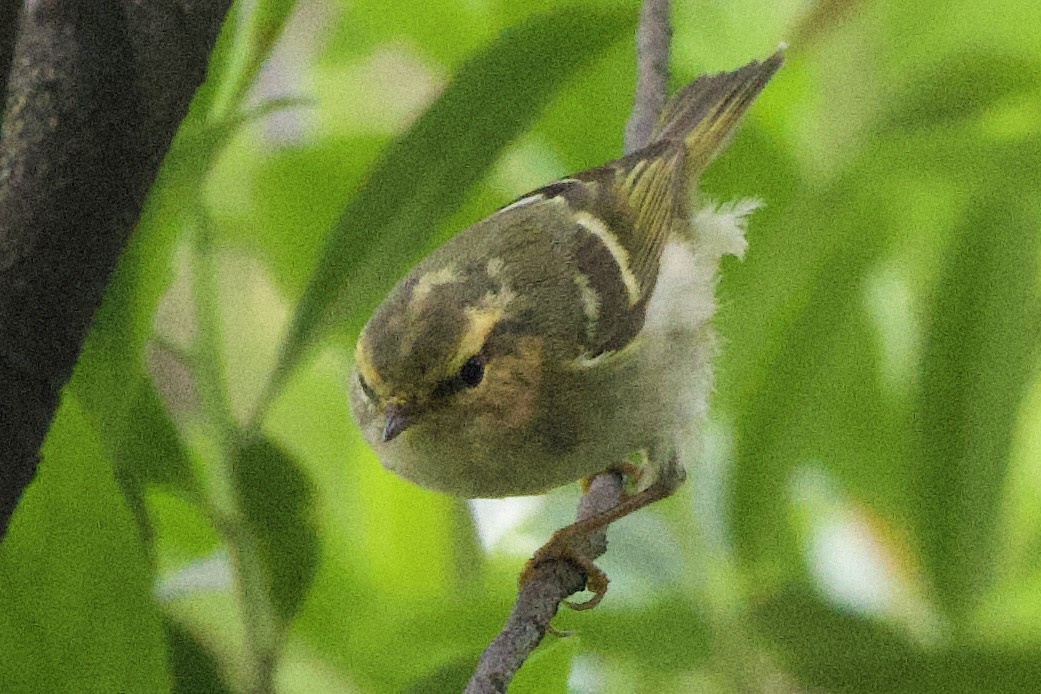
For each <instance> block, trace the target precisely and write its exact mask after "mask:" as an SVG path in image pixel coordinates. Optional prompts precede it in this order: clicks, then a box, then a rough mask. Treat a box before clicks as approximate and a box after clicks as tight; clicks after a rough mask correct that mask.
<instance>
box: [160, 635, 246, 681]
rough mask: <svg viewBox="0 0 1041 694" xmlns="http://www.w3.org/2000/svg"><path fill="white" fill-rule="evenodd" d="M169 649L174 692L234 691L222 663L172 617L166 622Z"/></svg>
mask: <svg viewBox="0 0 1041 694" xmlns="http://www.w3.org/2000/svg"><path fill="white" fill-rule="evenodd" d="M163 628H164V629H165V630H166V643H167V647H168V650H169V653H170V674H171V677H172V679H173V689H172V690H171V691H172V692H173V694H196V693H198V692H206V694H231V689H230V688H229V687H228V685H227V683H226V682H225V681H224V678H223V676H222V675H221V668H220V664H219V663H218V662H217V659H216V658H214V656H213V654H212V653H210V652H209V651H208V650H207V649H206V647H205V646H203V645H202V644H201V643H199V641H197V640H196V639H195V637H194V636H192V634H191V633H190V632H189V631H188V630H187V629H185V628H184V627H182V626H180V625H179V624H177V623H176V622H174V621H173V620H171V619H169V618H167V619H165V620H164V622H163Z"/></svg>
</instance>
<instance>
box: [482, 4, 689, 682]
mask: <svg viewBox="0 0 1041 694" xmlns="http://www.w3.org/2000/svg"><path fill="white" fill-rule="evenodd" d="M671 33H672V30H671V25H670V23H669V0H644V3H643V7H642V9H641V11H640V24H639V28H638V29H637V32H636V43H637V53H636V60H637V85H636V97H635V100H634V104H633V110H632V114H631V115H630V117H629V122H628V124H627V125H626V129H625V153H626V154H630V153H632V152H633V151H635V150H637V149H639V148H640V147H642V146H644V145H646V144H647V142H648V140H649V139H650V136H651V132H652V131H653V130H654V126H655V124H656V123H657V121H658V114H659V113H660V112H661V109H662V107H663V106H664V105H665V97H666V89H667V83H668V63H669V40H670V37H671ZM623 489H624V479H623V478H622V475H621V474H619V473H616V472H605V473H602V474H600V475H597V477H595V478H594V479H593V481H592V483H591V484H590V485H589V489H588V490H587V491H586V493H585V495H583V497H582V500H581V501H580V502H579V506H578V513H577V517H576V520H584V519H586V518H591V517H593V516H595V515H597V514H599V513H603V512H604V511H607V510H608V509H610V508H612V507H613V506H615V505H616V504H618V502H619V501H620V500H621V498H622V492H623ZM586 549H587V551H586V556H588V557H589V558H590V559H594V560H595V559H596V558H597V557H599V556H600V555H602V554H603V553H604V552H606V551H607V531H606V529H604V530H601V531H599V532H597V533H594V534H593V535H592V536H591V537H590V538H589V541H588V546H587V548H586ZM585 585H586V576H585V575H584V574H583V572H582V570H581V569H580V568H579V567H577V566H575V565H574V564H573V563H571V562H569V561H567V560H566V559H554V560H551V561H547V562H545V563H542V564H540V565H539V566H538V568H537V573H536V574H535V575H534V577H533V578H532V579H531V580H529V581H528V582H527V583H525V584H524V586H523V587H522V588H521V590H520V592H519V593H518V595H517V600H516V602H515V603H514V605H513V609H512V610H511V611H510V615H509V617H507V618H506V623H505V624H504V625H503V628H502V630H501V631H500V632H499V634H498V635H497V636H496V637H495V639H494V640H492V642H491V643H490V644H489V645H488V648H486V649H485V651H484V653H483V654H481V659H480V661H479V662H478V664H477V669H476V670H475V671H474V674H473V677H471V678H470V682H469V684H467V687H466V692H465V694H492V693H499V692H505V691H506V687H507V686H509V684H510V681H511V680H512V679H513V676H514V675H515V674H517V671H518V670H519V669H520V667H521V666H522V665H523V664H524V661H525V660H526V659H527V658H528V656H529V655H531V653H532V651H534V650H535V648H536V647H537V646H538V645H539V643H540V642H541V641H542V638H543V637H544V636H545V635H546V631H547V630H548V629H549V624H550V620H552V619H553V617H554V615H556V613H557V609H559V607H560V603H561V602H562V601H563V600H564V599H565V598H567V597H568V596H569V595H572V594H573V593H576V592H578V591H580V590H582V589H583V588H584V587H585Z"/></svg>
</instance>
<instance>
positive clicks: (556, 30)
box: [281, 4, 635, 372]
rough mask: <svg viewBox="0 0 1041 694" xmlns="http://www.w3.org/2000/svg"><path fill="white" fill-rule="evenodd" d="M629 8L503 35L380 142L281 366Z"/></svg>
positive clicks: (543, 19)
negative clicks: (400, 132) (398, 133)
mask: <svg viewBox="0 0 1041 694" xmlns="http://www.w3.org/2000/svg"><path fill="white" fill-rule="evenodd" d="M634 20H635V13H634V12H633V11H631V9H628V8H627V9H625V10H624V11H621V10H617V9H614V10H612V9H605V8H602V7H599V6H596V5H587V4H575V5H570V6H567V7H563V8H560V9H558V10H556V11H555V12H553V13H550V14H547V15H544V16H540V17H537V18H535V19H532V20H530V21H528V22H525V23H524V24H522V25H520V26H518V27H515V28H512V29H510V30H508V31H506V32H504V33H503V34H502V35H501V36H500V37H499V39H498V40H497V41H496V42H495V43H493V44H492V45H491V46H489V47H488V48H487V49H485V50H484V51H482V52H481V53H479V54H477V55H476V56H474V57H473V58H472V59H471V60H469V61H467V63H466V64H465V65H463V66H462V68H461V69H460V70H459V72H458V74H457V75H456V76H455V78H454V79H453V80H452V82H451V83H450V84H449V85H448V87H446V89H445V91H444V93H443V94H442V95H441V97H440V98H439V99H438V100H437V102H436V103H435V104H434V105H433V106H432V107H431V108H430V109H429V110H428V111H427V112H426V113H425V114H424V115H423V116H422V117H421V118H420V119H419V121H418V122H417V123H416V124H415V125H414V126H413V127H412V129H411V130H410V131H409V132H408V133H407V134H406V135H405V136H404V137H403V138H402V139H401V140H399V141H398V142H397V143H395V144H394V145H393V146H392V147H390V148H389V149H388V150H387V151H386V153H385V155H384V156H383V157H382V158H381V159H380V161H379V163H378V164H377V165H376V166H375V167H374V169H373V171H372V173H371V176H370V178H369V182H368V183H367V184H366V185H365V186H364V187H363V188H362V189H361V190H360V191H358V193H357V194H356V195H355V196H354V198H353V199H352V200H351V201H350V202H349V203H348V204H347V206H346V207H345V208H344V210H343V213H342V214H341V216H340V220H339V222H337V224H336V226H334V227H333V229H332V230H331V231H330V232H329V234H328V236H327V239H326V242H325V245H324V248H323V250H322V252H321V254H320V257H319V259H318V265H317V267H316V268H315V271H314V274H313V276H312V278H311V282H310V283H309V285H308V287H307V289H306V291H305V293H304V296H303V298H302V299H301V301H300V303H299V305H298V306H297V310H296V314H295V316H294V319H293V324H292V328H291V329H290V332H289V336H288V339H287V344H286V349H285V352H284V355H283V362H282V368H281V371H282V372H284V371H286V370H288V369H290V368H292V366H293V365H294V363H295V361H296V359H297V358H299V356H300V353H301V352H302V351H303V350H304V349H305V348H306V347H307V346H308V345H309V344H310V343H311V342H312V341H313V340H314V339H315V338H316V337H317V334H318V333H319V332H320V331H321V330H322V329H323V326H325V325H327V324H328V323H329V322H331V321H336V320H341V319H343V318H345V317H350V316H353V315H354V314H355V313H357V312H358V311H360V310H362V309H367V308H371V306H372V304H373V303H375V301H376V300H378V298H379V297H380V296H381V295H382V294H383V293H384V292H385V291H386V290H387V289H388V288H389V286H390V284H391V282H392V281H393V280H394V279H395V278H397V277H398V276H400V274H401V273H402V271H403V270H404V269H405V268H406V267H407V266H408V265H409V264H410V263H412V262H414V261H415V260H416V259H417V257H418V255H419V254H421V253H422V252H423V250H424V249H425V247H426V244H427V243H428V241H429V239H430V238H431V236H432V235H433V233H434V231H435V230H436V228H437V225H438V222H440V221H441V220H443V219H445V218H446V217H447V216H448V215H450V214H451V213H452V211H453V210H455V209H456V208H457V207H458V206H459V205H460V204H461V202H462V201H463V199H464V198H465V196H466V193H467V191H468V190H469V189H470V187H471V186H472V185H473V184H474V183H475V182H477V181H478V180H480V178H481V176H482V175H483V174H484V172H485V171H486V170H487V169H488V167H490V166H491V165H492V163H493V162H494V161H495V159H496V157H497V156H498V155H499V153H500V152H501V151H502V149H503V148H504V147H505V146H506V145H507V144H509V143H510V142H511V141H512V140H513V139H514V138H515V137H517V135H518V134H519V133H521V132H523V130H524V129H525V128H527V127H528V126H529V125H530V124H531V122H532V121H533V120H534V118H535V117H536V116H537V115H538V113H539V112H540V111H541V109H542V108H543V107H544V106H545V105H546V104H547V103H548V102H549V100H550V99H551V98H552V97H553V96H554V95H555V94H556V93H557V92H558V91H559V90H560V89H561V88H562V87H563V86H564V85H565V84H566V83H567V82H568V80H569V79H570V78H571V77H572V76H573V75H574V74H575V72H576V71H578V70H580V69H582V68H583V67H585V66H587V65H589V64H590V63H591V62H592V61H593V60H594V59H595V58H596V57H597V56H599V55H601V54H602V53H603V52H604V51H605V50H606V49H607V48H608V47H610V46H611V44H612V43H614V42H615V41H616V40H618V39H619V38H620V37H622V36H623V35H625V34H626V33H628V32H630V31H632V29H633V27H634Z"/></svg>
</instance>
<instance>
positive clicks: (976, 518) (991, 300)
mask: <svg viewBox="0 0 1041 694" xmlns="http://www.w3.org/2000/svg"><path fill="white" fill-rule="evenodd" d="M1038 225H1039V218H1038V215H1037V213H1036V210H1034V209H1031V208H1029V207H1027V206H1026V205H1025V204H1023V203H1017V202H1015V201H1013V200H1011V199H1010V198H1009V197H1008V196H1007V195H1004V194H1001V195H998V194H991V195H988V196H987V197H986V198H985V199H983V200H981V201H979V202H978V203H977V204H976V205H975V206H974V208H973V210H972V212H971V214H970V216H969V217H968V218H967V219H965V221H964V224H963V225H962V226H961V228H960V229H958V231H957V233H956V236H955V238H954V240H953V243H952V247H951V248H950V251H949V253H948V257H947V259H946V264H945V268H944V271H943V273H942V275H941V278H940V283H939V287H938V289H937V292H936V296H935V298H934V300H933V304H932V310H931V320H930V326H929V330H928V333H927V336H926V339H927V341H926V347H925V356H924V360H923V363H922V366H921V391H920V396H919V397H920V400H919V404H918V413H917V421H918V426H919V432H920V444H921V463H920V465H919V466H918V475H917V488H916V491H917V495H918V504H917V518H916V519H917V522H918V523H917V525H918V534H919V539H920V542H921V546H922V549H923V553H924V559H925V564H926V567H927V569H928V570H929V572H930V574H931V575H932V579H933V581H934V584H935V587H936V589H937V595H938V597H939V599H940V601H941V602H942V603H943V605H944V606H945V607H946V608H947V609H948V610H950V611H951V612H952V613H953V614H955V615H958V614H961V613H963V612H964V611H966V610H967V609H969V608H970V607H971V606H972V605H973V604H974V603H975V602H976V601H977V600H978V599H979V598H980V596H981V593H982V591H983V590H984V589H986V588H987V587H988V586H989V585H990V584H991V581H992V580H993V578H994V574H993V567H994V563H995V560H996V557H995V550H996V544H997V537H996V533H997V521H998V518H999V515H1000V514H999V508H1000V503H1001V498H1002V490H1003V487H1004V481H1005V475H1006V471H1007V468H1008V460H1009V447H1010V444H1011V440H1012V431H1013V427H1014V424H1015V419H1016V414H1017V411H1018V409H1019V404H1020V400H1021V399H1022V397H1023V394H1024V392H1025V389H1026V386H1027V384H1028V380H1029V379H1028V376H1029V374H1030V372H1031V366H1032V361H1033V357H1035V356H1036V347H1035V345H1036V344H1037V337H1038V332H1037V327H1038V317H1039V314H1038V301H1037V258H1038V250H1039V249H1038V245H1039V241H1038V238H1039V235H1038Z"/></svg>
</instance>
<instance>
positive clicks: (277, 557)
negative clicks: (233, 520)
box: [235, 438, 318, 622]
mask: <svg viewBox="0 0 1041 694" xmlns="http://www.w3.org/2000/svg"><path fill="white" fill-rule="evenodd" d="M235 482H236V488H237V490H238V494H239V499H240V502H241V504H242V511H243V512H244V513H245V514H246V518H247V519H248V522H249V524H250V527H251V528H252V529H253V532H254V533H255V536H256V537H257V539H258V541H259V545H260V552H261V554H262V555H263V556H262V559H263V562H264V567H265V569H266V570H267V575H268V581H269V586H270V589H271V595H272V598H273V600H274V603H275V606H276V607H277V609H278V612H279V615H280V616H281V617H282V619H283V621H284V622H288V621H289V620H291V619H292V618H293V616H294V615H295V614H296V611H297V609H298V608H299V607H300V604H301V602H303V599H304V597H305V596H306V595H307V591H308V589H309V588H310V585H311V581H312V580H313V579H314V575H315V571H316V568H317V566H318V537H317V534H316V528H315V522H314V518H313V516H312V496H313V491H312V487H311V482H310V480H308V479H307V477H306V476H305V475H304V473H303V471H302V470H301V468H300V466H299V464H298V463H297V462H296V461H295V460H293V458H292V457H291V456H290V455H289V453H287V452H286V451H285V450H284V449H282V448H280V447H279V446H278V445H276V444H275V443H273V442H271V441H270V440H268V439H265V438H258V439H256V440H254V441H252V442H251V443H250V444H249V445H248V446H247V447H246V448H245V449H243V451H242V452H241V454H240V456H239V458H238V460H237V461H236V466H235Z"/></svg>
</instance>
